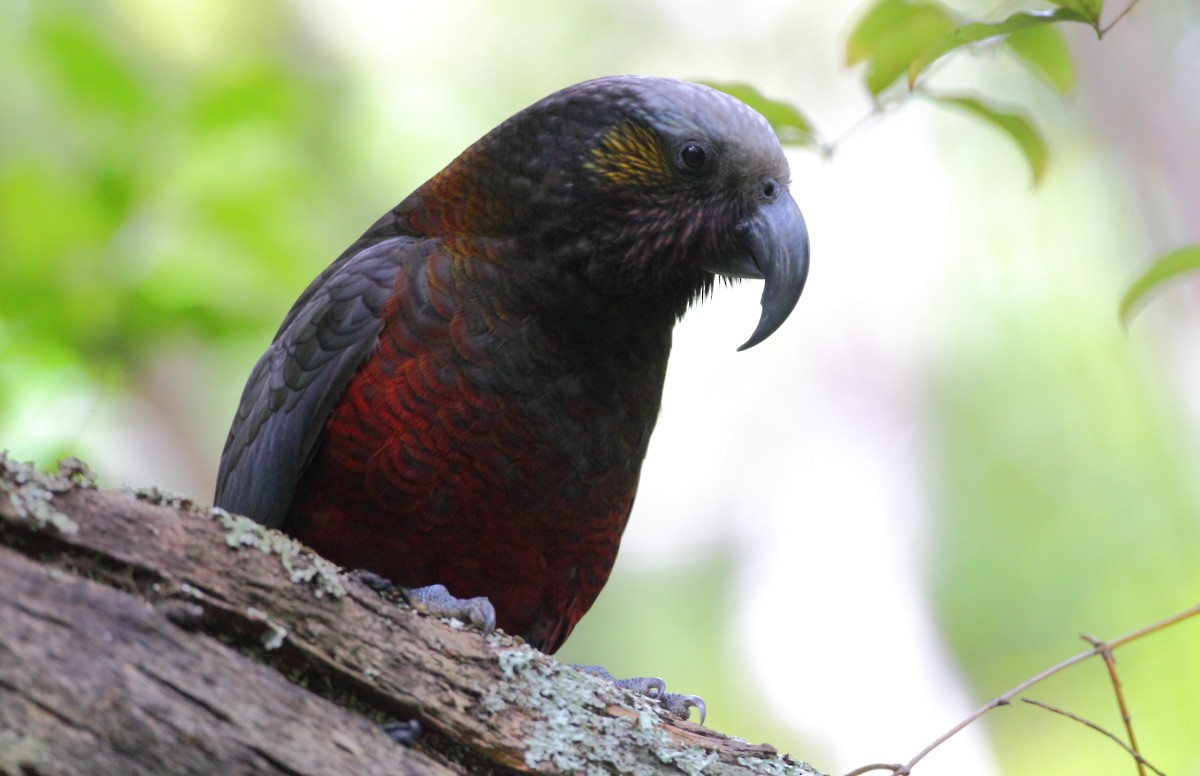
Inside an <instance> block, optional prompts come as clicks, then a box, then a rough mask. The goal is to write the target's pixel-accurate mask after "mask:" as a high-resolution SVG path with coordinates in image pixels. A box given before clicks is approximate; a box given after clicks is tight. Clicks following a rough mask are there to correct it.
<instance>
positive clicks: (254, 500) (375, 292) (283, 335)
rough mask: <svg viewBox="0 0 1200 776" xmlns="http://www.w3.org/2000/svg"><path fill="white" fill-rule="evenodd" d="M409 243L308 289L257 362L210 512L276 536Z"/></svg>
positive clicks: (394, 243) (357, 259) (360, 258)
mask: <svg viewBox="0 0 1200 776" xmlns="http://www.w3.org/2000/svg"><path fill="white" fill-rule="evenodd" d="M414 247H415V246H414V241H413V239H412V238H407V237H396V238H391V239H386V240H383V241H381V242H378V243H375V244H373V245H369V246H367V247H364V248H362V249H361V250H359V251H358V252H356V253H348V254H347V255H346V256H344V257H343V258H342V259H340V260H339V261H337V262H335V263H334V264H333V265H331V266H330V267H329V268H328V269H327V270H326V271H325V272H323V273H321V275H320V276H319V277H318V278H317V279H316V280H314V281H313V282H312V284H311V285H310V286H309V287H308V288H307V289H306V290H305V292H304V294H303V295H301V297H300V299H299V301H297V302H296V304H295V306H294V307H292V310H291V312H289V313H288V315H287V318H286V319H285V320H284V322H283V325H282V326H281V327H280V329H279V331H278V332H277V333H276V335H275V341H274V342H272V343H271V346H270V348H268V349H267V352H266V353H264V354H263V357H262V358H261V359H259V361H258V363H257V364H255V366H254V370H253V371H252V372H251V373H250V379H249V381H247V383H246V388H245V390H244V392H243V393H242V399H241V402H240V403H239V404H238V409H237V414H236V416H235V418H234V422H233V427H232V428H230V430H229V437H228V438H227V439H226V440H225V450H224V452H223V453H222V454H221V466H220V469H219V471H218V473H217V492H216V498H215V504H216V506H219V507H221V508H222V509H226V510H228V511H230V512H234V513H237V514H243V515H247V516H249V517H252V518H254V519H255V520H257V521H258V522H260V523H263V524H264V525H267V526H268V527H272V528H278V527H279V526H280V525H282V523H283V521H284V519H285V518H286V517H287V513H288V509H289V507H290V505H291V502H292V496H293V494H294V493H295V490H296V484H297V482H298V481H299V479H300V474H301V472H302V471H303V469H304V466H305V465H306V464H307V463H308V460H309V457H310V456H311V454H312V452H313V449H314V448H315V447H316V444H317V441H318V440H319V439H320V437H321V434H322V433H323V432H324V430H325V424H326V422H327V421H328V419H329V416H330V414H331V413H332V412H333V409H334V406H335V405H336V404H337V401H338V399H339V398H340V397H341V395H342V392H343V391H344V390H345V389H346V385H347V384H348V383H349V382H350V379H351V378H352V377H353V376H354V373H355V372H356V371H358V368H359V366H361V365H362V363H363V361H364V360H366V358H367V356H369V355H370V354H371V351H372V350H373V349H374V347H375V344H376V342H377V341H378V340H379V333H380V331H382V329H383V313H384V306H385V305H386V304H387V300H388V297H389V295H390V294H391V292H392V288H393V285H394V283H395V281H396V275H397V273H398V272H399V271H400V266H401V263H402V261H403V259H404V256H405V255H406V254H407V253H408V251H409V250H411V249H412V248H414Z"/></svg>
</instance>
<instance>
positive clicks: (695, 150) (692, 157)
mask: <svg viewBox="0 0 1200 776" xmlns="http://www.w3.org/2000/svg"><path fill="white" fill-rule="evenodd" d="M705 157H706V154H705V153H704V146H702V145H699V144H697V143H688V144H687V145H685V146H684V147H683V148H681V149H680V150H679V158H680V159H681V160H682V161H683V164H684V166H685V167H690V168H691V169H693V170H699V169H700V168H701V167H703V166H704V161H705Z"/></svg>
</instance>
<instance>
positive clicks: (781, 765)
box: [737, 757, 821, 776]
mask: <svg viewBox="0 0 1200 776" xmlns="http://www.w3.org/2000/svg"><path fill="white" fill-rule="evenodd" d="M737 761H738V764H739V765H744V766H746V767H747V768H749V769H750V770H751V771H753V772H754V773H761V774H763V776H821V774H820V772H819V771H816V770H814V769H813V767H812V766H811V765H808V764H807V763H799V764H794V763H791V762H788V761H787V760H785V759H783V758H774V759H770V760H764V759H763V758H761V757H739V758H737Z"/></svg>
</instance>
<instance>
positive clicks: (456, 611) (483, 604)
mask: <svg viewBox="0 0 1200 776" xmlns="http://www.w3.org/2000/svg"><path fill="white" fill-rule="evenodd" d="M408 601H409V603H411V604H412V607H413V608H414V609H416V610H417V611H419V612H424V613H425V614H428V615H431V616H433V617H446V618H449V619H454V620H459V621H461V622H465V623H468V624H470V625H473V626H474V627H476V628H478V629H479V630H481V631H483V635H484V636H486V635H488V634H489V633H491V632H492V631H493V630H494V629H495V627H496V608H495V607H494V606H492V602H491V601H489V600H487V599H486V598H484V597H483V596H480V597H478V598H455V597H454V596H452V595H450V591H449V590H447V589H446V586H445V585H429V586H428V587H418V588H416V589H414V590H410V591H408Z"/></svg>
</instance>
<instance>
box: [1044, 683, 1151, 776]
mask: <svg viewBox="0 0 1200 776" xmlns="http://www.w3.org/2000/svg"><path fill="white" fill-rule="evenodd" d="M1021 702H1022V703H1028V704H1029V705H1030V706H1037V707H1038V708H1039V709H1045V710H1046V711H1052V712H1054V713H1055V714H1061V715H1062V716H1064V717H1066V718H1067V719H1073V720H1075V721H1076V722H1078V723H1079V724H1081V725H1086V726H1087V727H1090V728H1091V729H1092V730H1095V731H1096V732H1097V733H1101V734H1103V735H1104V736H1107V737H1108V738H1110V739H1112V741H1113V743H1115V744H1116V745H1117V746H1119V747H1121V748H1122V749H1124V750H1125V751H1126V752H1128V753H1129V756H1130V757H1132V758H1133V759H1134V760H1135V761H1136V762H1137V765H1138V773H1143V774H1144V773H1145V772H1146V771H1145V769H1146V768H1149V769H1150V770H1152V771H1154V772H1155V773H1157V774H1158V776H1167V775H1166V774H1165V773H1163V772H1162V771H1160V770H1159V769H1158V768H1155V767H1154V765H1153V764H1152V763H1151V762H1150V761H1149V760H1147V759H1146V758H1145V757H1142V755H1141V753H1139V752H1138V751H1137V750H1136V749H1134V748H1133V747H1131V746H1129V745H1128V744H1126V743H1125V742H1124V741H1122V740H1121V739H1120V738H1118V737H1117V736H1116V735H1115V734H1114V733H1111V732H1110V731H1108V730H1105V729H1104V728H1102V727H1100V726H1099V725H1097V724H1096V723H1095V722H1092V721H1091V720H1090V719H1084V718H1083V717H1080V716H1078V715H1076V714H1072V713H1071V712H1069V711H1067V710H1066V709H1060V708H1058V707H1057V706H1051V705H1050V704H1049V703H1042V702H1041V701H1036V700H1034V699H1033V698H1021Z"/></svg>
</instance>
